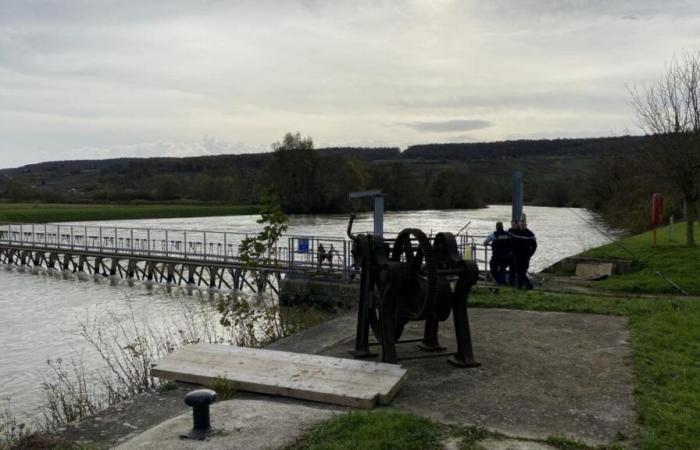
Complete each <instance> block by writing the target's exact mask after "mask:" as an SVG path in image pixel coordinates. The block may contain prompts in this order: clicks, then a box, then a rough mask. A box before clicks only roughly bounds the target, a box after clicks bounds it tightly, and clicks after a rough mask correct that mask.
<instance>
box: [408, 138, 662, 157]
mask: <svg viewBox="0 0 700 450" xmlns="http://www.w3.org/2000/svg"><path fill="white" fill-rule="evenodd" d="M647 139H648V138H647V137H646V136H619V137H604V138H579V139H536V140H517V141H501V142H479V143H463V144H425V145H412V146H410V147H408V148H407V149H406V150H405V151H404V152H403V154H402V157H403V158H413V159H426V160H434V159H444V160H456V161H466V160H470V159H503V158H532V157H562V156H580V157H592V156H597V155H600V154H602V153H605V152H610V151H614V152H627V151H634V150H635V149H637V148H639V147H640V146H641V145H643V144H644V143H645V142H646V141H647Z"/></svg>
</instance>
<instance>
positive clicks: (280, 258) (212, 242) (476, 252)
mask: <svg viewBox="0 0 700 450" xmlns="http://www.w3.org/2000/svg"><path fill="white" fill-rule="evenodd" d="M252 235H254V233H239V232H223V231H200V230H178V229H162V228H127V227H118V226H116V227H115V226H94V225H65V224H0V245H2V246H5V247H8V248H13V249H15V250H25V249H26V250H32V251H36V252H46V253H56V254H57V253H70V254H72V255H88V256H91V257H93V258H100V260H99V261H98V262H101V258H103V257H106V258H112V259H117V260H119V259H120V258H123V259H125V260H128V259H138V260H143V261H146V260H151V261H153V260H157V261H160V262H162V263H164V264H165V263H169V262H178V263H179V264H183V265H185V264H196V265H199V266H207V267H210V266H217V267H221V268H228V267H237V268H238V269H239V270H243V271H245V270H248V271H250V270H251V268H250V267H249V266H250V264H248V266H247V267H244V264H243V262H242V261H241V258H240V255H239V251H238V249H239V245H240V243H241V242H242V241H243V240H244V239H245V238H247V237H249V236H252ZM457 240H458V243H459V249H460V252H461V253H462V256H463V257H464V258H465V259H474V260H476V261H477V263H478V265H479V268H480V269H482V270H488V260H489V247H486V246H483V245H482V244H481V242H483V237H481V236H473V235H460V236H457ZM55 258H57V257H54V259H55ZM5 259H7V257H6V258H5ZM253 263H254V264H255V262H253ZM255 269H260V270H265V271H270V272H275V273H280V274H281V273H285V274H289V273H311V274H313V275H314V276H319V277H333V278H340V279H344V280H349V279H350V278H351V277H352V275H353V274H354V273H355V272H356V269H355V268H354V266H353V258H352V242H351V241H350V240H348V239H347V238H345V237H332V236H329V237H324V236H299V235H288V236H283V237H282V238H281V239H280V240H279V242H278V245H277V246H276V247H275V248H274V249H273V250H272V255H271V257H270V258H267V259H266V261H265V262H264V263H263V262H261V263H260V264H257V267H256V268H255ZM136 270H137V271H138V269H136ZM144 276H145V275H144Z"/></svg>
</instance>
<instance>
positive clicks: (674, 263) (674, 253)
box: [583, 223, 700, 295]
mask: <svg viewBox="0 0 700 450" xmlns="http://www.w3.org/2000/svg"><path fill="white" fill-rule="evenodd" d="M685 232H686V228H685V224H684V223H681V224H676V226H675V227H674V230H673V241H672V242H671V241H669V235H668V228H667V227H664V228H660V229H659V230H658V231H657V247H656V248H652V246H651V243H652V233H651V232H647V233H642V234H638V235H635V236H631V237H629V238H627V239H623V240H622V241H620V243H621V244H622V245H623V246H624V247H625V248H626V249H628V250H630V251H631V252H632V253H633V254H634V255H635V256H636V258H637V259H639V260H640V261H641V262H642V264H643V265H644V266H645V267H644V268H643V269H642V270H641V271H639V272H634V273H630V274H626V275H621V276H614V277H611V278H609V279H607V280H603V281H600V282H597V283H596V287H600V288H601V289H610V290H617V291H625V292H639V293H657V294H678V293H679V292H678V291H677V290H676V289H675V288H674V287H673V286H671V285H670V284H669V283H667V282H666V281H664V279H663V278H661V277H660V276H658V275H656V274H655V273H654V269H656V270H658V271H659V272H661V273H662V274H663V275H665V276H666V277H668V278H670V279H671V280H673V282H675V283H676V284H678V285H679V286H680V287H682V288H683V289H684V290H685V291H687V292H688V293H690V294H692V295H700V247H695V248H689V247H687V246H686V245H685V244H684V243H685ZM695 235H696V236H698V238H700V225H698V226H696V228H695ZM583 255H584V256H593V257H599V258H622V259H632V256H631V255H630V254H629V253H627V252H625V251H624V250H623V249H622V248H620V247H619V246H617V245H615V244H609V245H605V246H603V247H598V248H594V249H591V250H588V251H587V252H585V253H583Z"/></svg>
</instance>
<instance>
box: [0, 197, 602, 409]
mask: <svg viewBox="0 0 700 450" xmlns="http://www.w3.org/2000/svg"><path fill="white" fill-rule="evenodd" d="M526 212H527V215H528V222H529V226H530V229H531V230H532V231H533V232H534V233H535V234H536V235H537V239H538V243H539V248H538V250H537V253H536V254H535V256H534V257H533V260H532V265H531V270H532V271H538V270H541V269H543V268H544V267H546V266H548V265H549V264H551V263H553V262H555V261H557V260H559V259H561V258H563V257H566V256H570V255H573V254H576V253H579V252H581V251H583V250H586V249H588V248H591V247H595V246H599V245H602V244H604V243H607V242H609V238H607V237H606V236H604V235H603V234H601V233H600V232H599V231H597V230H596V229H595V228H594V227H593V226H592V225H591V223H595V224H597V226H602V227H604V224H601V223H600V222H599V221H598V219H597V218H596V217H595V216H593V215H592V214H590V213H589V212H588V211H585V210H582V209H568V208H546V207H528V208H527V209H526ZM509 217H510V207H509V206H506V205H492V206H490V207H488V208H483V209H476V210H452V211H410V212H390V213H387V214H386V216H385V230H387V231H388V233H393V232H398V231H400V230H402V229H403V228H407V227H413V228H421V229H423V230H424V231H425V232H426V233H429V232H431V231H432V232H433V233H435V232H439V231H450V232H453V233H456V232H457V231H459V230H460V229H461V228H462V227H463V226H464V225H465V224H466V223H467V222H471V223H470V225H469V227H468V232H469V234H470V235H473V236H479V237H480V236H485V235H487V234H488V233H490V232H491V231H493V228H494V223H495V222H496V221H498V220H502V221H504V222H505V223H506V227H507V226H508V225H507V221H508V218H509ZM257 218H258V217H257V216H232V217H207V218H186V219H152V220H132V221H109V222H81V223H80V224H86V225H112V226H124V227H132V226H133V227H145V228H169V229H193V230H212V231H231V232H251V231H253V232H254V231H256V230H257V229H258V228H259V225H258V224H257V223H256V220H257ZM347 219H348V216H347V215H323V216H291V217H290V226H289V230H288V231H287V233H288V234H292V235H294V234H296V235H317V236H328V237H330V236H339V237H340V236H344V233H345V228H346V226H347ZM371 228H372V223H371V215H370V214H361V215H359V217H358V220H357V221H356V225H355V231H358V232H359V231H366V230H370V229H371ZM214 297H215V294H212V293H211V292H207V291H199V290H194V291H193V290H191V289H189V290H188V289H184V288H172V289H171V288H165V287H162V286H157V285H155V286H153V285H148V284H144V283H131V284H129V283H126V282H114V281H110V280H95V279H93V278H92V277H76V276H75V275H72V274H70V275H67V274H59V273H47V272H45V271H31V270H26V271H20V270H19V269H17V268H12V267H1V266H0V408H2V406H3V405H2V401H3V399H5V398H7V397H11V398H12V408H13V409H14V410H15V411H17V412H19V413H20V414H22V413H24V414H29V413H30V412H31V411H33V410H34V409H36V408H37V406H38V405H40V403H41V401H42V392H41V388H40V385H41V382H42V379H43V377H45V376H48V377H49V378H50V376H49V375H47V373H48V367H47V360H49V359H51V360H56V359H57V358H63V359H64V360H66V361H67V360H70V359H71V358H74V357H75V355H77V354H80V355H82V359H83V361H84V363H85V365H86V367H87V368H88V369H92V368H96V367H98V366H99V365H100V362H99V360H98V358H97V355H96V354H95V353H94V352H93V351H91V349H90V348H88V347H87V346H86V345H85V343H84V342H83V340H82V338H81V337H80V335H79V333H80V329H81V328H80V327H81V324H86V323H101V322H105V323H114V320H115V319H116V320H127V321H130V320H132V319H133V318H134V317H136V318H137V319H138V320H149V321H151V322H155V323H165V322H167V323H169V324H175V323H177V320H178V318H179V317H181V316H182V314H183V308H184V309H185V310H187V311H189V312H190V313H191V312H192V311H197V312H200V313H202V314H211V312H212V311H213V304H214V302H215V301H216V300H215V298H214Z"/></svg>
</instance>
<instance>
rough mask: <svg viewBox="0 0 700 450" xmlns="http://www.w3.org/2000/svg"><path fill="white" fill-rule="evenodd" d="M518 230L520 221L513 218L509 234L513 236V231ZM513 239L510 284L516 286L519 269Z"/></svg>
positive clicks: (509, 266)
mask: <svg viewBox="0 0 700 450" xmlns="http://www.w3.org/2000/svg"><path fill="white" fill-rule="evenodd" d="M517 230H518V221H517V220H515V219H513V220H511V221H510V228H509V229H508V235H510V236H511V238H512V237H513V233H515V232H516V231H517ZM512 246H513V244H512V241H511V252H510V257H509V261H508V284H510V285H511V287H515V279H516V274H517V273H518V270H517V268H516V261H515V253H513V249H512Z"/></svg>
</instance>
